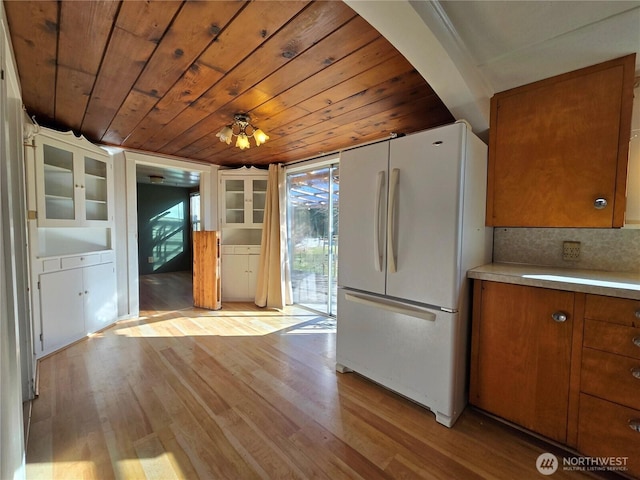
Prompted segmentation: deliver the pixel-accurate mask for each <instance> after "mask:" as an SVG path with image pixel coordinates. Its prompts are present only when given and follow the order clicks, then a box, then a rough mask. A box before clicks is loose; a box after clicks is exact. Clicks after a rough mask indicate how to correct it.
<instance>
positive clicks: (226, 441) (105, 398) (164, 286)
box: [27, 274, 587, 480]
mask: <svg viewBox="0 0 640 480" xmlns="http://www.w3.org/2000/svg"><path fill="white" fill-rule="evenodd" d="M149 277H156V278H144V279H141V306H142V305H144V310H142V311H141V316H140V317H139V318H136V319H133V320H126V321H121V322H119V323H118V324H116V325H114V326H113V327H111V328H109V329H107V330H105V331H103V332H101V333H99V334H96V335H94V336H92V337H90V338H88V339H87V340H85V341H82V342H79V343H76V344H74V345H73V346H71V347H69V348H67V349H65V350H62V351H60V352H57V353H55V354H53V355H51V356H49V357H47V358H45V359H43V360H42V361H41V362H40V395H39V398H38V399H36V400H35V402H34V403H33V412H32V425H31V435H30V440H29V447H28V452H27V478H29V479H56V480H61V479H80V478H82V479H100V480H104V479H111V478H121V479H145V478H147V479H162V480H164V479H173V478H179V479H183V478H185V479H186V478H189V479H191V478H194V479H195V478H201V479H214V478H216V479H217V478H220V479H243V480H244V479H252V478H266V479H280V478H297V479H308V478H319V479H343V478H362V479H378V478H420V479H481V478H486V479H489V478H490V479H515V478H518V479H528V478H531V479H539V478H540V477H541V476H540V474H539V473H538V472H537V470H536V467H535V462H536V459H537V457H538V456H539V455H540V454H541V453H543V452H547V451H551V452H555V453H556V454H559V451H558V450H557V449H554V448H553V447H550V446H548V445H546V444H544V443H543V442H540V441H537V440H533V439H531V437H529V436H526V435H524V434H522V433H520V432H518V431H516V430H513V429H511V428H509V427H507V426H505V425H502V424H500V423H498V422H496V421H494V420H492V419H490V418H487V417H486V416H484V415H481V414H480V413H478V412H476V411H474V410H472V409H469V408H468V409H467V410H466V411H465V412H464V413H463V415H462V416H461V418H460V419H459V421H458V422H457V424H456V425H455V426H454V428H451V429H447V428H445V427H443V426H441V425H439V424H438V423H436V421H435V419H434V416H433V415H432V414H431V413H430V412H429V411H428V410H426V409H424V408H422V407H419V406H417V405H415V404H413V403H411V402H409V401H407V400H405V399H404V398H402V397H399V396H398V395H395V394H393V393H391V392H389V391H387V390H385V389H383V388H381V387H379V386H378V385H375V384H373V383H371V382H369V381H367V380H366V379H364V378H362V377H360V376H358V375H355V374H338V373H336V372H335V370H334V363H335V358H334V353H335V351H334V349H335V328H334V326H335V323H334V322H333V321H332V320H330V319H326V318H323V317H318V316H317V315H315V314H313V313H310V312H309V311H307V310H304V309H301V308H296V307H288V308H286V309H285V310H283V311H276V310H269V309H258V308H257V307H255V306H254V305H252V304H245V303H223V308H222V310H218V311H208V310H203V309H197V308H193V307H191V306H190V304H191V298H190V295H191V292H190V289H189V286H188V285H189V276H188V274H163V275H153V276H149ZM554 478H561V479H563V478H573V479H575V478H587V475H586V474H583V473H580V472H563V471H562V469H560V470H559V471H558V472H557V473H556V474H554Z"/></svg>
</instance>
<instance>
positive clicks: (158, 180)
mask: <svg viewBox="0 0 640 480" xmlns="http://www.w3.org/2000/svg"><path fill="white" fill-rule="evenodd" d="M149 181H150V182H151V183H163V182H164V177H163V176H162V175H149Z"/></svg>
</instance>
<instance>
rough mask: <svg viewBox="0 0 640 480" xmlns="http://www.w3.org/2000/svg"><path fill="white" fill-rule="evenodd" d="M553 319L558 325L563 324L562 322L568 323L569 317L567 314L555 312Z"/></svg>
mask: <svg viewBox="0 0 640 480" xmlns="http://www.w3.org/2000/svg"><path fill="white" fill-rule="evenodd" d="M551 318H553V319H554V320H555V321H556V322H558V323H562V322H566V321H567V318H568V317H567V314H566V313H564V312H553V314H552V315H551Z"/></svg>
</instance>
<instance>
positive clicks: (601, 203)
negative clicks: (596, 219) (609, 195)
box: [593, 198, 608, 210]
mask: <svg viewBox="0 0 640 480" xmlns="http://www.w3.org/2000/svg"><path fill="white" fill-rule="evenodd" d="M607 203H608V202H607V199H606V198H596V199H595V200H594V201H593V206H594V207H595V209H596V210H602V209H603V208H605V207H606V206H607Z"/></svg>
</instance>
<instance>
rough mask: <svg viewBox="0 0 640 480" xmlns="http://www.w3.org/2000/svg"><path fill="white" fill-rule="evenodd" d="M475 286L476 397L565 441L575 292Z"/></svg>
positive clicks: (531, 427) (475, 401)
mask: <svg viewBox="0 0 640 480" xmlns="http://www.w3.org/2000/svg"><path fill="white" fill-rule="evenodd" d="M475 286H476V288H475V296H474V318H473V335H472V352H471V355H472V361H471V383H470V402H471V403H472V404H473V405H476V406H477V407H479V408H481V409H483V410H486V411H488V412H491V413H493V414H495V415H498V416H499V417H502V418H505V419H507V420H510V421H512V422H515V423H517V424H519V425H522V426H524V427H526V428H528V429H529V430H532V431H534V432H538V433H540V434H542V435H545V436H547V437H549V438H552V439H554V440H558V441H561V442H564V441H566V437H567V415H568V404H569V384H570V366H571V341H572V326H573V323H574V321H573V317H574V295H575V294H574V293H573V292H562V291H558V290H549V289H544V288H534V287H525V286H521V285H511V284H506V283H497V282H486V281H482V282H477V281H476V282H475Z"/></svg>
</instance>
